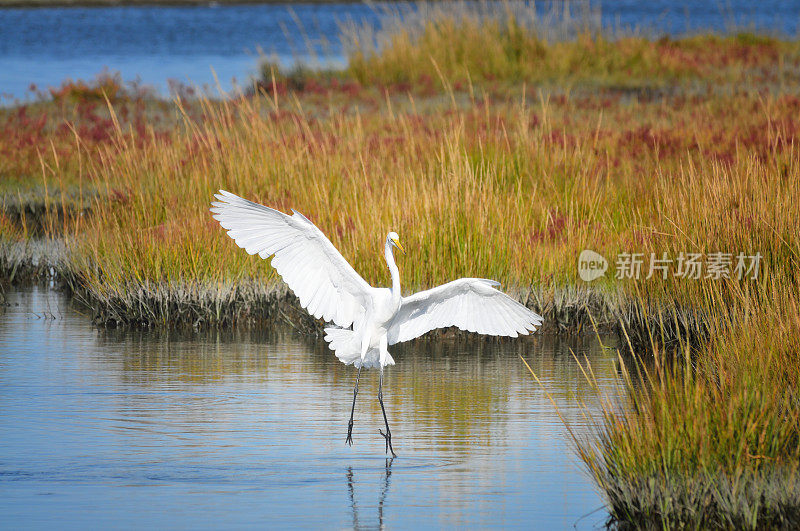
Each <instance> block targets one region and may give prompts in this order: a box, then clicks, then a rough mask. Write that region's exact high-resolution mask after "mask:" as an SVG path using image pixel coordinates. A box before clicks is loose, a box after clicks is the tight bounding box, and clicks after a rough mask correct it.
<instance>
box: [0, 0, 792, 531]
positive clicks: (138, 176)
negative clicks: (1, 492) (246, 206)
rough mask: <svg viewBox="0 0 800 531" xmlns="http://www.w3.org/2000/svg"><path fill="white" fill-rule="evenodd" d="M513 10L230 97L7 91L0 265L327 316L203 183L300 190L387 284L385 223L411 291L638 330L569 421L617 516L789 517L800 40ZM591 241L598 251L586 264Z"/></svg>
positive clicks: (246, 310)
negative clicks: (607, 382)
mask: <svg viewBox="0 0 800 531" xmlns="http://www.w3.org/2000/svg"><path fill="white" fill-rule="evenodd" d="M528 15H530V14H528ZM525 16H526V15H525V13H524V12H523V13H519V12H516V11H515V12H510V11H507V12H504V13H502V14H501V15H499V16H496V17H490V16H488V15H487V14H486V13H483V14H480V13H478V14H476V13H474V12H470V11H465V12H463V13H461V14H460V15H450V14H445V13H443V12H438V14H437V13H435V12H432V14H431V16H430V17H429V18H428V19H427V22H426V21H422V22H419V21H417V22H414V23H413V24H405V25H399V24H398V25H394V26H392V25H389V26H388V28H389V29H387V30H385V31H384V32H383V33H377V34H376V33H375V32H371V31H369V30H368V29H364V28H360V29H352V30H350V31H349V33H348V38H349V39H351V40H350V42H351V52H350V56H349V58H350V60H349V63H348V67H347V69H346V70H345V71H343V72H323V73H314V72H310V71H307V70H302V69H296V70H295V71H281V70H279V69H278V70H276V69H275V68H269V67H267V68H265V69H264V72H265V74H264V79H263V80H262V82H261V84H260V85H259V86H258V88H257V90H256V91H255V92H254V93H253V94H250V95H246V96H237V97H233V98H231V99H229V100H227V101H209V100H206V99H181V100H179V101H177V102H174V103H164V102H161V101H157V100H153V99H152V98H149V97H148V96H147V95H144V94H140V93H137V91H136V90H134V89H132V88H130V87H129V88H125V87H122V86H119V85H120V84H119V82H118V80H117V81H116V82H109V80H108V79H102V80H99V81H98V82H97V83H95V84H88V85H87V84H84V85H80V84H68V85H65V86H64V87H61V88H60V89H59V90H58V91H56V93H54V94H53V96H54V100H53V101H48V102H45V101H43V102H40V103H37V104H34V105H29V106H25V107H20V108H15V109H4V110H0V131H1V132H2V134H0V154H2V155H3V157H0V161H1V162H0V175H1V176H2V177H3V179H2V184H1V185H0V192H1V193H2V194H3V198H4V199H3V216H2V218H0V235H1V237H2V245H0V252H2V253H3V254H4V257H5V258H4V259H3V260H0V266H1V267H2V273H3V275H5V277H6V280H11V279H14V280H18V279H19V278H20V275H19V274H17V273H14V274H12V271H20V270H22V269H24V267H23V265H24V264H28V265H29V266H30V269H29V270H28V275H29V276H35V275H37V274H38V275H45V276H47V275H56V276H57V277H58V278H60V279H62V280H63V282H64V285H65V286H67V287H68V288H69V289H71V290H73V292H74V293H75V294H76V295H77V296H79V297H80V298H82V299H83V300H84V301H85V302H86V303H87V305H89V306H90V307H91V308H92V309H93V314H94V316H95V319H96V321H97V322H99V323H105V324H109V325H119V324H123V325H124V324H138V325H145V326H155V325H157V326H173V325H178V324H188V325H193V326H198V327H201V326H231V325H247V324H256V323H264V322H269V321H270V320H274V319H281V320H286V321H290V322H293V323H302V326H304V327H308V328H309V329H313V328H314V327H318V326H319V324H318V323H313V322H311V321H309V320H303V319H302V318H301V317H300V316H301V315H302V312H301V311H300V310H299V309H297V307H296V305H294V304H293V303H292V300H293V299H292V298H291V296H290V295H288V294H287V293H286V292H285V290H284V288H282V287H281V284H280V283H279V281H278V279H277V278H276V277H275V276H274V273H273V271H272V270H271V268H270V267H269V265H268V263H267V262H264V261H262V260H260V259H258V258H255V257H250V256H247V255H246V253H244V252H243V251H241V250H240V249H238V248H237V247H236V246H235V245H234V244H233V243H232V242H231V241H230V240H229V238H227V237H226V236H225V234H224V233H223V232H222V230H221V229H220V228H219V226H218V225H217V223H216V222H214V221H213V220H212V219H211V217H210V215H209V212H208V208H209V202H210V200H211V198H212V194H213V193H214V191H216V190H217V189H219V188H224V189H227V190H230V191H232V192H234V193H238V194H240V195H243V196H245V197H247V198H249V199H253V200H255V201H259V202H262V203H264V204H268V205H271V206H273V207H276V208H279V209H281V210H284V211H288V210H289V208H295V209H297V210H299V211H301V212H303V213H304V214H305V215H306V216H308V217H309V218H310V219H312V220H313V221H314V222H315V223H317V224H318V225H319V226H320V228H321V229H322V230H323V231H324V232H325V233H326V234H328V235H329V237H330V238H331V240H332V241H333V243H334V244H335V245H336V246H337V247H338V248H339V249H340V250H341V251H342V253H343V254H344V256H345V257H346V258H347V259H348V260H349V261H350V262H351V263H352V264H353V266H354V267H355V269H356V270H358V271H359V272H361V273H362V274H363V276H364V277H365V278H366V279H367V280H368V281H370V282H372V283H376V284H386V283H387V281H388V275H387V273H386V271H385V264H384V263H383V261H382V257H381V254H380V246H381V242H382V241H383V238H384V237H385V234H386V233H387V232H388V231H390V230H395V231H397V232H398V233H399V234H400V237H401V239H402V240H403V242H404V245H405V247H406V249H407V250H408V255H406V256H405V257H400V259H399V261H400V264H399V265H400V269H401V274H402V278H403V282H404V286H405V287H406V289H407V290H408V291H411V290H412V289H416V288H424V287H429V286H432V285H434V284H438V283H442V282H445V281H448V280H452V279H453V278H456V277H459V276H481V277H488V278H495V279H498V280H500V281H502V282H503V284H504V289H506V290H507V291H509V292H510V293H512V294H513V295H514V296H516V297H517V298H519V299H520V300H521V301H523V302H524V303H526V304H528V305H529V306H531V307H533V308H535V309H537V310H538V311H540V312H541V313H542V314H543V315H544V316H545V318H546V319H547V322H548V325H547V326H548V329H546V330H545V331H546V332H547V331H551V332H552V331H570V332H572V331H578V330H583V331H591V330H592V329H593V328H594V327H595V326H598V327H605V328H609V329H611V328H613V329H617V330H620V331H621V332H622V333H623V337H627V338H630V340H631V343H632V345H633V346H634V347H635V348H634V349H633V354H631V353H629V352H623V353H622V354H621V358H622V361H623V363H624V364H625V366H626V367H627V370H628V371H629V372H630V373H631V374H636V372H637V371H639V372H642V373H643V374H642V378H635V379H632V380H631V381H636V382H640V381H643V382H644V383H643V384H640V383H637V384H636V385H634V384H633V383H631V384H630V389H629V397H630V400H629V402H628V403H626V404H622V405H620V404H608V407H607V410H606V416H605V417H604V418H601V419H598V421H597V422H598V424H597V437H596V438H594V439H590V440H585V441H578V451H579V454H580V456H581V457H582V459H583V460H584V462H585V463H586V464H587V468H588V470H589V472H590V473H591V474H592V475H593V477H594V478H595V479H596V480H597V483H598V485H599V486H600V488H601V489H602V490H603V492H604V493H605V495H606V498H607V500H608V505H609V508H610V511H611V515H612V517H613V518H614V522H616V523H620V524H624V523H634V524H642V523H644V524H649V525H652V526H673V525H686V526H691V527H696V526H701V527H706V526H716V527H723V528H724V527H764V526H775V525H777V526H791V525H793V524H795V523H796V518H797V511H798V507H800V496H798V490H797V489H798V483H797V478H798V476H797V474H798V470H797V468H798V462H799V461H798V459H800V456H798V454H797V448H798V446H799V445H798V434H800V425H798V418H799V417H800V415H799V414H798V412H799V411H800V402H799V401H798V396H797V394H796V391H795V389H796V386H797V378H798V374H799V373H800V371H798V369H797V367H798V366H800V364H799V363H798V361H800V360H798V358H797V353H798V350H799V349H798V347H799V345H798V344H797V340H796V338H797V337H798V332H800V323H798V321H797V315H798V311H797V310H798V307H797V306H798V301H797V298H796V294H797V293H798V274H797V271H798V266H800V231H798V230H797V208H796V205H797V204H800V179H799V177H800V147H799V146H798V127H800V126H798V121H797V116H798V112H800V78H799V77H798V74H799V73H800V52H799V51H798V50H800V46H798V43H797V42H796V41H785V40H778V39H774V38H766V37H759V36H754V35H750V34H740V35H734V36H725V37H720V36H713V35H707V36H694V37H687V38H685V39H660V40H652V39H646V38H641V37H630V36H614V37H610V36H608V35H605V34H598V33H595V32H592V31H591V29H590V28H588V27H581V26H580V25H579V24H571V25H567V26H562V27H561V28H562V30H563V31H562V33H561V34H559V35H556V36H553V35H551V34H548V33H547V32H545V31H544V30H540V29H539V24H538V23H535V22H534V21H531V19H530V18H525ZM556 37H557V38H556ZM112 81H113V80H112ZM106 96H108V101H106ZM41 238H45V239H46V240H53V241H57V242H59V243H56V244H55V245H56V246H57V247H58V249H59V251H58V253H57V256H58V259H57V260H56V261H52V262H47V261H42V260H41V259H36V260H34V259H33V258H32V257H33V253H34V252H35V250H36V249H41V247H37V245H38V244H37V243H34V242H38V241H39V239H41ZM48 248H49V247H48ZM584 249H591V250H593V251H595V252H597V253H599V254H601V255H602V256H604V257H606V259H607V260H608V261H609V269H608V271H606V274H605V275H604V276H602V277H601V278H598V279H596V280H594V281H592V282H585V281H584V280H581V278H580V277H579V271H578V263H577V262H578V256H579V255H580V253H581V251H582V250H584ZM37 252H38V251H37ZM626 253H628V254H626ZM631 253H635V254H637V255H639V254H640V255H641V256H640V258H641V259H642V263H641V266H640V267H641V269H640V271H639V274H638V275H636V274H635V271H629V270H626V269H624V268H619V267H618V261H621V260H624V258H625V257H626V256H628V258H630V257H631V256H630V254H631ZM690 253H691V254H696V255H698V256H699V257H700V260H701V262H702V264H703V269H702V270H701V271H699V272H698V274H697V278H694V275H692V274H682V273H687V271H686V270H685V268H686V258H687V256H688V255H689V254H690ZM718 253H723V254H722V255H719V254H718ZM740 254H741V255H742V256H743V257H750V256H755V255H757V256H758V257H759V258H760V261H759V262H758V269H757V274H755V272H754V271H748V270H746V269H743V268H739V267H738V266H739V265H740V264H739V263H738V257H739V255H740ZM53 256H56V254H54V255H53ZM654 259H659V260H662V262H653V260H654ZM26 260H27V261H26ZM620 263H622V262H620ZM659 263H660V264H665V266H664V267H665V269H658V268H656V269H653V270H652V274H650V273H651V270H650V265H651V264H654V265H657V264H659ZM713 263H716V264H717V265H720V264H722V265H724V266H726V267H725V268H724V269H723V270H722V272H720V269H717V270H714V269H713V267H712V266H711V264H713ZM21 264H23V265H21ZM42 264H47V265H42ZM741 265H743V266H745V267H747V266H749V265H751V264H750V263H742V264H741ZM626 271H629V272H631V273H634V274H632V275H630V276H631V277H633V278H629V276H628V275H625V274H618V273H624V272H626ZM618 277H619V278H618ZM637 277H638V278H637ZM640 345H646V346H647V347H648V348H647V349H645V350H640V349H639V348H638V347H639V346H640ZM640 360H641V362H640ZM645 371H647V372H646V373H645ZM587 374H588V377H589V379H590V380H591V373H590V372H588V371H587Z"/></svg>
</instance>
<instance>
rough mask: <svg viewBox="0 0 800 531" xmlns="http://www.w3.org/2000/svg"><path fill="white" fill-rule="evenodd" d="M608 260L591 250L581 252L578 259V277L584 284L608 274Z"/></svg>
mask: <svg viewBox="0 0 800 531" xmlns="http://www.w3.org/2000/svg"><path fill="white" fill-rule="evenodd" d="M607 269H608V260H606V259H605V258H604V257H603V255H600V254H597V253H596V252H594V251H590V250H589V249H584V250H583V251H581V254H580V256H579V257H578V276H580V277H581V280H583V281H584V282H591V281H592V280H596V279H598V278H600V277H602V276H603V275H605V274H606V270H607Z"/></svg>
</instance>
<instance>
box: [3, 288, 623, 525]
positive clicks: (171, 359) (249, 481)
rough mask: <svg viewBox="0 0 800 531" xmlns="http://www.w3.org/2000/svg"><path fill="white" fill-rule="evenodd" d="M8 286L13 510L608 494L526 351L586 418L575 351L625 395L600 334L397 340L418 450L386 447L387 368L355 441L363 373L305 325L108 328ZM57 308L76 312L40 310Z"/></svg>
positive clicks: (49, 295) (103, 513) (384, 514)
mask: <svg viewBox="0 0 800 531" xmlns="http://www.w3.org/2000/svg"><path fill="white" fill-rule="evenodd" d="M8 297H9V300H10V301H11V303H12V306H11V307H9V308H8V309H7V310H6V312H5V314H4V315H2V316H0V492H2V493H3V495H2V496H0V514H3V515H4V522H8V524H9V525H13V524H15V523H16V524H21V523H23V522H24V523H26V524H34V525H36V524H38V525H40V526H45V525H52V524H53V523H55V522H62V521H65V520H64V519H65V518H70V519H71V520H69V521H73V522H76V525H86V524H89V525H98V524H99V525H102V524H104V523H105V524H107V525H108V524H109V523H113V524H114V525H123V526H125V525H128V526H133V525H136V526H137V527H138V526H142V525H149V524H151V525H159V526H182V527H188V526H200V527H207V526H212V527H215V526H220V525H224V526H225V527H230V526H233V525H250V526H252V525H253V524H254V523H256V522H257V523H262V522H269V523H270V524H272V525H278V526H289V525H295V524H297V523H298V522H301V523H303V524H306V525H309V526H321V525H324V526H326V527H349V526H354V527H380V526H384V525H385V526H387V527H390V526H413V525H428V526H430V525H438V526H448V527H451V526H473V527H475V526H479V527H480V526H489V525H491V526H497V525H509V526H515V525H517V526H526V527H527V526H531V525H533V524H537V525H540V526H542V527H559V528H561V527H567V526H572V525H573V524H574V523H575V522H576V520H577V519H578V518H579V517H580V516H581V515H584V514H586V513H589V512H590V511H592V510H595V509H597V508H598V507H600V506H601V505H602V500H601V499H600V498H599V496H598V495H597V493H596V492H595V491H594V488H593V486H592V484H591V482H590V481H589V480H588V478H586V477H585V475H584V474H583V473H582V472H581V470H580V467H579V465H578V463H577V459H576V458H575V457H574V455H573V454H572V453H571V451H570V449H569V443H568V440H567V438H566V436H565V430H564V428H563V426H562V424H561V421H560V420H559V418H558V416H557V415H556V413H555V411H554V409H553V407H552V404H550V402H549V400H548V399H547V397H546V395H545V394H544V393H543V392H542V390H541V389H540V388H539V386H538V385H537V384H536V383H535V382H534V381H533V379H532V378H531V377H530V375H529V374H528V373H527V371H526V369H525V367H524V365H523V364H522V363H521V362H520V360H519V355H522V356H524V357H525V359H526V360H527V361H528V362H529V363H530V364H531V366H532V367H533V369H534V370H535V371H536V373H537V375H539V377H540V378H541V379H542V381H543V383H544V385H545V386H546V388H547V389H548V391H550V393H551V394H552V396H553V398H554V399H555V400H556V403H557V404H558V407H559V408H560V410H561V413H562V414H563V415H564V417H565V418H566V419H567V420H568V421H569V422H571V423H572V425H573V429H575V430H576V431H577V432H578V433H585V432H586V430H587V429H588V426H587V420H586V419H585V418H584V415H583V411H582V410H581V408H580V404H581V403H585V404H588V405H589V407H590V408H591V407H593V406H592V404H596V403H597V402H598V400H597V396H596V393H595V391H594V390H592V388H591V387H590V386H589V385H587V384H586V382H585V379H584V378H583V375H582V373H581V371H580V368H579V367H578V366H577V364H576V363H575V361H574V359H573V358H572V355H571V354H570V350H572V351H574V352H575V353H576V354H577V356H578V357H579V358H581V359H583V358H584V356H585V358H586V360H587V361H588V362H589V363H591V365H592V369H593V371H594V373H595V374H596V375H597V378H598V381H599V383H600V385H601V387H602V388H603V389H604V390H605V391H606V392H607V393H608V394H609V395H611V396H615V394H617V393H619V392H620V389H619V388H618V382H619V374H618V370H617V365H616V361H615V359H614V356H613V355H612V354H611V353H607V352H605V351H603V349H602V348H601V347H600V346H599V345H598V343H597V342H596V341H594V340H592V339H580V338H570V339H554V338H548V337H537V336H534V337H531V338H525V339H522V340H518V341H467V340H463V339H459V340H454V339H440V340H423V341H418V342H415V343H411V344H403V345H398V346H397V347H398V348H395V349H394V350H393V351H392V355H393V356H394V358H395V359H396V360H397V365H396V366H394V367H391V368H389V369H387V371H386V372H385V378H384V402H385V405H386V409H387V414H388V415H389V417H390V419H392V433H393V444H394V447H395V451H396V452H397V453H398V454H399V455H400V457H398V458H397V459H396V460H394V461H386V460H385V457H384V441H383V439H381V438H380V437H376V433H377V431H378V429H379V428H382V427H383V418H382V415H381V411H380V405H379V404H378V400H377V391H378V389H377V387H378V377H377V373H376V372H374V371H373V372H365V373H364V374H362V378H361V382H360V393H359V395H360V396H363V399H362V398H359V400H358V403H357V407H356V415H355V424H354V428H353V439H354V445H353V447H352V448H350V447H348V446H346V445H345V443H344V441H345V435H346V433H347V420H348V418H349V415H350V405H351V400H352V385H353V382H354V380H355V372H356V371H355V369H353V368H352V367H345V366H344V365H342V364H341V363H339V361H338V360H337V359H336V358H335V357H334V356H333V355H332V353H331V352H329V351H328V350H327V347H326V345H325V344H324V342H322V341H316V340H314V339H309V338H307V337H300V336H297V335H295V334H294V333H293V332H292V331H291V330H279V331H273V332H259V331H249V332H244V331H210V332H205V333H202V334H200V333H191V332H189V333H186V332H182V333H181V332H165V331H161V332H157V331H144V332H121V331H113V330H96V329H94V328H93V327H92V326H91V325H90V324H89V322H88V320H87V319H86V318H85V317H84V316H82V315H79V314H77V313H76V312H75V311H73V310H71V309H70V308H69V305H68V303H67V302H66V301H65V300H64V299H63V298H61V297H60V296H59V295H58V294H57V293H54V292H47V291H40V290H34V291H31V292H26V293H10V294H9V295H8ZM15 304H18V306H15ZM43 310H47V311H48V313H51V314H53V315H56V316H61V317H59V318H57V319H55V320H49V321H45V320H42V319H37V318H36V316H35V315H34V312H35V313H36V314H39V315H41V314H42V313H43ZM362 393H363V394H362ZM390 487H391V488H390ZM43 495H46V496H45V497H43ZM603 518H604V514H603V512H602V511H601V512H599V513H597V514H596V517H594V518H592V519H584V520H581V521H580V522H578V525H579V526H581V527H591V526H593V525H595V524H597V523H601V522H602V521H603ZM256 525H258V524H256Z"/></svg>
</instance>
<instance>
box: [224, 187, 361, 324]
mask: <svg viewBox="0 0 800 531" xmlns="http://www.w3.org/2000/svg"><path fill="white" fill-rule="evenodd" d="M215 197H216V198H217V201H214V202H213V203H211V207H212V208H211V212H213V213H214V219H216V220H217V221H219V224H220V225H222V227H223V228H225V229H227V231H228V236H230V237H231V238H233V240H234V241H235V242H236V245H238V246H239V247H242V248H244V250H245V251H247V252H248V253H249V254H258V255H259V256H260V257H261V258H265V259H266V258H269V257H270V256H273V255H274V258H273V259H272V267H274V268H275V269H276V270H277V271H278V274H279V275H280V276H281V277H283V280H284V281H285V282H286V284H288V286H289V288H291V290H292V291H294V293H295V295H297V297H298V298H299V299H300V304H301V305H302V306H303V308H305V309H306V310H308V312H309V313H310V314H311V315H313V316H314V317H316V318H323V319H325V320H326V321H333V322H334V323H336V324H337V325H338V326H341V327H347V326H350V325H351V324H352V323H353V322H354V321H357V320H359V319H361V317H362V316H363V315H364V313H365V311H366V310H367V308H369V307H370V305H371V304H372V296H371V290H372V287H371V286H370V285H369V284H367V282H366V281H365V280H364V279H363V278H361V276H360V275H359V274H358V273H356V271H355V270H354V269H353V268H352V266H350V264H348V263H347V260H345V259H344V257H343V256H342V255H341V254H340V253H339V251H338V250H336V247H334V246H333V244H332V243H331V242H330V240H328V238H326V237H325V235H324V234H323V233H322V231H321V230H319V229H318V228H317V227H316V225H314V224H313V223H311V221H309V220H308V218H306V217H305V216H304V215H302V214H301V213H299V212H296V211H294V210H292V212H294V215H292V216H288V215H286V214H284V213H283V212H279V211H278V210H274V209H272V208H269V207H265V206H263V205H259V204H257V203H253V202H252V201H248V200H246V199H242V198H241V197H239V196H237V195H234V194H232V193H230V192H226V191H224V190H220V191H219V193H218V194H215Z"/></svg>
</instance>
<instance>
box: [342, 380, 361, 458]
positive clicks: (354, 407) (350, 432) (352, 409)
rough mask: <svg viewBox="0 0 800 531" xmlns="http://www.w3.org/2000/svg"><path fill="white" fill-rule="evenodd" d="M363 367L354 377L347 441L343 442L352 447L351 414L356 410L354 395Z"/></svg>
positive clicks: (356, 391)
mask: <svg viewBox="0 0 800 531" xmlns="http://www.w3.org/2000/svg"><path fill="white" fill-rule="evenodd" d="M362 368H363V365H362V366H361V367H359V368H358V374H357V375H356V386H355V387H353V407H351V408H350V422H348V423H347V439H345V440H344V443H345V444H349V445H350V446H353V413H354V412H355V410H356V395H357V394H358V380H359V379H360V378H361V369H362Z"/></svg>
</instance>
